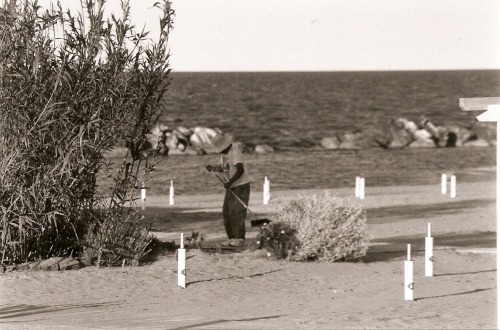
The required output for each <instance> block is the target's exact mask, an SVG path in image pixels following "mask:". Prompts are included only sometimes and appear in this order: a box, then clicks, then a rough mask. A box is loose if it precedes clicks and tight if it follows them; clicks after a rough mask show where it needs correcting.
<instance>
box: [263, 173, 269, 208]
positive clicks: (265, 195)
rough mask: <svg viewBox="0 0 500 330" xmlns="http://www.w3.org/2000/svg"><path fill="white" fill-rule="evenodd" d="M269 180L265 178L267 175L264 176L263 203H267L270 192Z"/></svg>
mask: <svg viewBox="0 0 500 330" xmlns="http://www.w3.org/2000/svg"><path fill="white" fill-rule="evenodd" d="M269 188H270V187H269V180H268V179H267V176H266V177H264V193H263V203H264V204H266V205H267V204H269V199H270V196H269V195H270V192H269Z"/></svg>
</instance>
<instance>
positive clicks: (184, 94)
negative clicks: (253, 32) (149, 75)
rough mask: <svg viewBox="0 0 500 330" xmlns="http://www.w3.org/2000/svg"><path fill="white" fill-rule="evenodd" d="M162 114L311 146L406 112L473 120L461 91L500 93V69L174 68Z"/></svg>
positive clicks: (443, 120)
mask: <svg viewBox="0 0 500 330" xmlns="http://www.w3.org/2000/svg"><path fill="white" fill-rule="evenodd" d="M171 78H172V81H171V86H170V90H169V91H168V92H167V95H166V98H165V105H166V111H165V115H164V117H163V118H162V121H163V122H165V123H166V124H168V125H170V126H172V127H175V126H185V127H195V126H205V127H212V128H214V127H217V128H220V129H221V130H222V131H223V132H230V133H232V134H233V135H234V136H235V138H236V139H237V140H239V141H241V142H244V143H246V144H249V145H257V144H269V145H271V146H272V147H273V148H275V149H277V150H290V149H302V148H310V147H311V146H314V145H317V144H318V143H319V141H321V139H322V138H323V137H329V136H333V135H335V134H342V133H346V132H353V131H361V132H366V134H369V133H370V132H373V131H377V130H379V129H383V128H385V127H387V125H388V124H389V123H390V121H391V120H394V119H397V118H400V117H403V118H406V119H409V120H413V121H415V122H417V123H418V122H419V121H420V119H421V118H422V116H426V117H428V118H429V120H431V121H432V122H433V123H434V124H436V125H445V126H446V125H458V126H469V125H471V124H473V123H474V122H475V115H477V114H475V113H470V112H464V111H462V110H461V109H460V107H459V98H462V97H487V96H500V71H497V70H490V71H475V70H470V71H388V72H386V71H383V72H196V73H194V72H189V73H188V72H173V73H172V74H171Z"/></svg>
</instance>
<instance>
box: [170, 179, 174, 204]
mask: <svg viewBox="0 0 500 330" xmlns="http://www.w3.org/2000/svg"><path fill="white" fill-rule="evenodd" d="M169 204H170V205H174V181H173V180H170V196H169Z"/></svg>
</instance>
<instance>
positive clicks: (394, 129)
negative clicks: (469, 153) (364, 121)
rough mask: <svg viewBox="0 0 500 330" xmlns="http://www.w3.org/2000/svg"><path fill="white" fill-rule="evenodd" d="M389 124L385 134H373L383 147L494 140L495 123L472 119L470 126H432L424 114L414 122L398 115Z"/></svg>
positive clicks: (477, 144)
mask: <svg viewBox="0 0 500 330" xmlns="http://www.w3.org/2000/svg"><path fill="white" fill-rule="evenodd" d="M389 126H390V127H389V130H388V133H387V134H386V135H385V136H382V137H377V138H375V140H376V141H377V143H378V144H379V145H380V146H381V147H383V148H386V149H394V148H406V147H411V148H433V147H436V148H449V147H462V146H469V147H487V146H492V145H494V143H495V141H496V131H495V127H494V126H492V125H488V123H476V124H474V125H471V126H470V127H457V126H448V127H447V126H436V125H434V124H433V123H432V122H430V121H429V120H428V119H427V118H425V117H424V118H422V119H421V121H420V122H419V123H418V124H416V123H415V122H413V121H411V120H408V119H406V118H398V119H396V120H393V121H391V123H390V125H389Z"/></svg>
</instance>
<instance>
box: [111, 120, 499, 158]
mask: <svg viewBox="0 0 500 330" xmlns="http://www.w3.org/2000/svg"><path fill="white" fill-rule="evenodd" d="M382 126H383V127H382ZM382 126H381V127H377V126H376V125H374V127H373V128H370V129H367V130H364V131H361V130H356V131H352V132H332V135H330V136H325V137H323V138H322V139H320V140H319V141H314V139H309V140H308V139H301V138H299V137H297V136H296V135H294V134H293V132H292V131H288V130H281V131H280V133H281V134H282V139H281V140H280V141H282V143H281V144H280V145H279V146H272V145H270V144H267V143H260V144H257V145H253V144H252V143H251V141H245V142H242V141H235V142H234V143H235V144H238V145H240V147H241V149H242V150H244V152H248V153H255V154H269V153H273V152H275V150H276V149H278V150H283V149H284V150H286V148H287V147H292V148H297V147H298V148H304V149H307V148H309V149H311V148H319V149H323V150H359V149H365V148H374V147H377V148H383V149H401V148H449V147H488V146H494V145H496V126H495V125H491V123H479V122H477V123H474V124H473V125H470V126H468V127H458V126H456V125H450V126H444V125H435V124H433V123H432V122H431V121H430V120H428V119H427V118H425V117H422V118H421V119H420V121H419V122H418V123H417V122H415V121H412V120H409V119H407V118H396V119H393V120H391V121H390V122H389V123H388V124H387V125H382ZM220 133H223V132H222V130H220V129H219V128H211V127H203V126H196V127H191V128H189V127H184V126H178V127H170V126H168V125H165V124H162V123H160V124H158V125H156V126H155V127H153V128H152V129H151V131H150V133H149V134H148V141H147V142H146V143H145V144H144V145H143V148H142V150H143V151H147V150H156V152H157V153H158V154H161V155H165V156H168V155H203V154H207V153H209V150H210V147H211V146H212V145H213V138H214V137H215V136H216V135H217V134H220ZM120 147H121V148H120ZM126 147H128V146H127V145H126V144H124V143H121V144H119V145H118V146H117V148H116V149H117V150H116V151H114V152H115V153H116V152H119V149H122V148H126Z"/></svg>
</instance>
